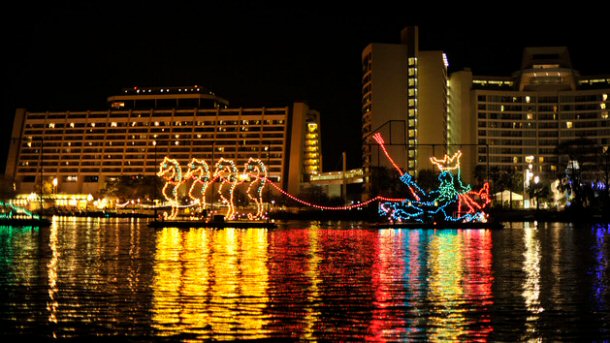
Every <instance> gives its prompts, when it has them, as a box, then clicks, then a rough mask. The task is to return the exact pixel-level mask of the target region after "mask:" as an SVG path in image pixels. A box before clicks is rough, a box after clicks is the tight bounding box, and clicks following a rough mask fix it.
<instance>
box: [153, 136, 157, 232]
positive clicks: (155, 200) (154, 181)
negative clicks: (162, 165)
mask: <svg viewBox="0 0 610 343" xmlns="http://www.w3.org/2000/svg"><path fill="white" fill-rule="evenodd" d="M152 145H153V147H154V149H155V164H154V165H153V187H154V190H155V192H154V193H155V194H154V199H153V216H154V217H155V219H154V220H157V179H156V175H157V174H156V173H155V168H157V141H156V140H153V141H152Z"/></svg>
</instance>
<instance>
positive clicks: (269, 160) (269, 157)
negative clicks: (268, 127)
mask: <svg viewBox="0 0 610 343" xmlns="http://www.w3.org/2000/svg"><path fill="white" fill-rule="evenodd" d="M265 152H267V180H266V181H267V183H269V177H270V176H271V175H270V174H271V156H270V154H269V146H268V145H265ZM266 186H267V221H268V220H269V203H270V202H271V195H270V193H269V185H266Z"/></svg>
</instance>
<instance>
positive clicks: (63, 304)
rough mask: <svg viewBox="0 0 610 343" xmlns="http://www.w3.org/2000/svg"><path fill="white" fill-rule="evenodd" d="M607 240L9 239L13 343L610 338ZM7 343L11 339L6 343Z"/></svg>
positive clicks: (452, 234)
mask: <svg viewBox="0 0 610 343" xmlns="http://www.w3.org/2000/svg"><path fill="white" fill-rule="evenodd" d="M609 256H610V228H609V227H608V226H607V225H593V226H591V225H588V226H573V225H571V224H559V223H557V224H540V225H539V226H537V227H536V226H535V225H534V224H528V223H524V224H513V225H512V227H509V228H506V229H504V230H499V231H489V230H437V231H435V230H396V229H387V230H368V229H360V228H358V226H357V225H346V224H344V225H338V224H336V223H335V224H333V223H331V224H324V223H322V224H310V223H291V224H289V225H287V226H286V227H283V228H279V229H275V230H260V229H258V230H252V229H251V230H243V229H222V230H209V229H190V230H179V229H163V230H154V229H149V228H148V227H147V226H146V225H145V223H144V222H138V221H130V220H115V219H104V220H100V219H90V220H83V219H78V220H77V219H66V218H63V219H57V220H56V221H55V222H54V224H53V225H52V226H51V227H50V228H45V229H31V228H12V227H0V334H2V335H3V336H4V339H3V341H5V339H6V338H10V339H11V340H15V339H22V337H21V336H23V337H25V336H29V337H28V338H34V339H38V340H41V339H45V340H46V339H49V338H66V339H70V338H74V339H77V340H85V339H91V338H94V337H95V338H97V339H98V340H99V339H106V338H108V339H109V340H116V339H123V340H127V339H129V340H133V341H136V340H147V341H149V340H211V339H214V340H250V339H252V340H255V339H256V340H261V341H265V340H276V341H282V342H283V341H291V340H294V341H363V340H370V341H417V340H421V341H511V342H512V341H529V340H542V341H583V340H584V341H604V340H605V341H607V340H608V339H609V338H610V310H609V309H610V291H609V285H610V275H609V274H610V265H609ZM7 336H9V337H7Z"/></svg>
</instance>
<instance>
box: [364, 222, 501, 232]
mask: <svg viewBox="0 0 610 343" xmlns="http://www.w3.org/2000/svg"><path fill="white" fill-rule="evenodd" d="M369 227H371V228H379V229H387V228H393V229H493V230H496V229H503V228H504V226H503V225H502V223H499V222H486V223H482V222H473V223H461V222H440V223H417V222H408V223H371V224H369Z"/></svg>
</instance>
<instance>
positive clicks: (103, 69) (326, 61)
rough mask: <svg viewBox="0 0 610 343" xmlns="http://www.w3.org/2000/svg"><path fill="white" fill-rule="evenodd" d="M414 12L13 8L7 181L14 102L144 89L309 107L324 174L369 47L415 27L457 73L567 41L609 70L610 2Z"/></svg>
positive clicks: (346, 123) (95, 106)
mask: <svg viewBox="0 0 610 343" xmlns="http://www.w3.org/2000/svg"><path fill="white" fill-rule="evenodd" d="M125 2H126V1H125ZM286 3H288V2H286ZM342 3H343V2H342ZM408 3H411V1H409V2H397V1H391V2H382V1H375V2H374V4H365V5H361V4H359V2H349V3H344V5H343V6H344V7H343V8H334V7H335V6H336V5H334V6H333V8H329V7H328V6H329V5H330V4H332V2H330V1H327V2H315V1H313V2H312V1H310V2H306V3H303V4H302V5H301V6H300V7H297V8H291V7H287V6H286V5H284V6H278V5H273V6H271V5H268V6H266V5H263V4H265V2H258V3H254V2H252V3H248V2H246V1H225V2H223V4H213V5H210V4H209V2H208V1H198V2H180V3H178V2H175V1H171V2H167V3H165V4H163V5H162V4H151V2H149V1H146V2H145V1H138V2H133V3H131V4H130V5H127V6H126V5H125V4H121V3H120V2H113V1H106V2H103V3H96V4H84V3H80V2H65V1H64V2H61V1H54V2H49V3H48V4H46V5H42V6H40V5H36V6H34V5H33V4H29V3H24V2H20V3H19V4H14V5H13V6H16V9H15V10H13V11H8V10H4V11H2V12H3V13H2V14H0V18H1V23H0V25H1V29H2V37H3V39H2V45H3V46H2V58H3V59H4V60H5V62H4V64H3V66H2V82H3V83H4V87H5V91H4V92H3V93H2V113H1V115H2V119H3V125H2V126H1V130H2V131H1V133H0V134H1V136H0V137H2V141H1V144H2V149H0V168H2V169H1V170H2V171H1V172H0V174H1V173H3V172H4V164H5V160H6V151H7V149H8V144H9V137H10V128H11V125H12V124H11V123H12V119H13V115H14V111H15V108H16V107H25V108H27V109H29V110H32V111H46V110H61V111H66V110H72V111H74V110H87V109H90V110H101V109H105V108H106V97H108V96H110V95H115V94H118V92H119V91H120V90H121V88H125V87H132V86H135V85H139V86H182V85H192V84H198V85H201V86H204V87H207V88H208V89H210V90H212V91H214V92H215V93H216V94H218V95H220V96H221V97H224V98H225V99H227V100H229V101H230V104H231V107H236V106H244V107H255V106H267V107H271V106H289V105H291V104H292V103H293V102H294V101H305V102H307V103H308V104H309V105H310V106H311V107H312V108H315V109H317V110H319V111H320V113H321V116H322V145H323V154H324V161H323V163H324V170H326V171H328V170H338V169H340V168H341V152H342V151H346V152H347V156H348V167H350V168H352V167H357V166H359V165H360V163H361V158H360V125H361V105H360V103H361V64H360V56H361V52H362V49H363V48H364V47H365V46H366V45H367V44H368V43H370V42H379V43H399V40H400V31H401V29H402V28H403V27H405V26H407V25H419V31H420V49H424V50H443V51H445V52H446V53H447V55H448V58H449V63H450V70H449V71H450V72H451V71H455V70H459V69H462V68H464V67H470V68H471V69H472V70H473V71H474V73H475V74H479V75H483V74H486V75H510V74H511V73H512V72H513V71H516V70H517V69H518V68H519V67H520V63H521V55H522V52H523V48H524V47H526V46H557V45H561V46H567V47H568V48H569V50H570V53H571V57H572V63H573V65H574V66H575V68H576V69H577V70H579V71H580V72H581V73H582V74H585V75H588V74H610V57H609V56H610V55H609V54H610V48H609V43H608V42H609V41H610V24H608V22H607V18H608V15H609V13H610V12H609V11H608V7H609V6H608V5H600V4H597V3H592V4H590V5H586V6H585V5H578V6H580V7H578V6H575V5H571V6H570V7H562V8H557V7H561V5H558V4H555V5H553V7H548V8H545V7H543V6H538V5H536V6H534V5H531V4H529V3H527V2H525V3H515V2H510V3H509V2H503V3H496V4H494V5H493V6H492V5H472V6H470V5H469V6H470V7H462V6H461V5H452V6H449V7H447V6H444V5H443V4H441V3H438V4H436V5H435V8H433V9H428V8H423V7H422V8H418V7H411V6H407V5H405V4H408ZM384 4H385V5H384ZM501 7H506V8H501ZM475 10H476V11H477V12H481V11H482V12H483V13H484V14H475V13H474V12H475ZM457 13H466V14H457ZM584 18H586V20H585V19H584Z"/></svg>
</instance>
